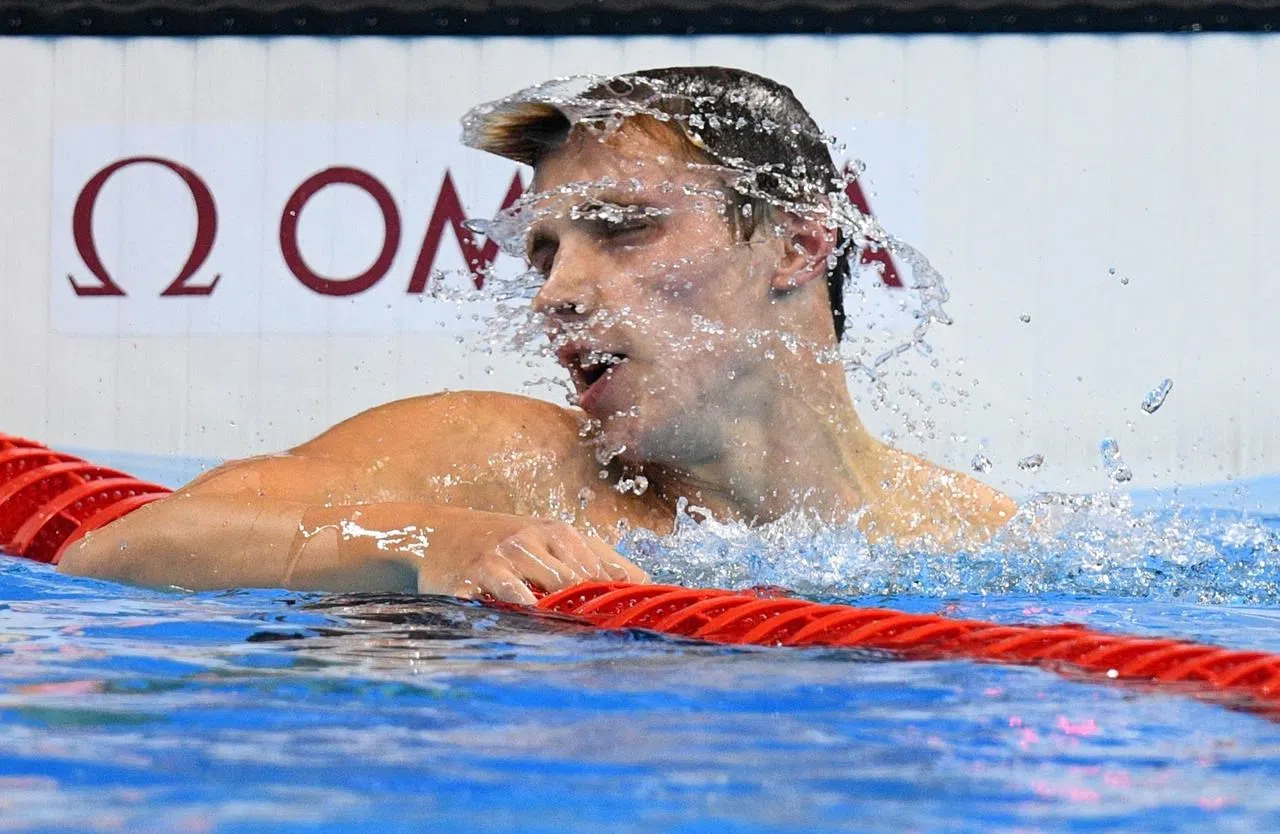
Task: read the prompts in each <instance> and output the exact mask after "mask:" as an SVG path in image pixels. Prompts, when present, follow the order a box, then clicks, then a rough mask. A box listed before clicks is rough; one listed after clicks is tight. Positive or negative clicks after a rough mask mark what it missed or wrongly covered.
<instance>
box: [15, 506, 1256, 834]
mask: <svg viewBox="0 0 1280 834" xmlns="http://www.w3.org/2000/svg"><path fill="white" fill-rule="evenodd" d="M1073 512H1075V513H1076V517H1075V521H1072V522H1070V523H1067V524H1065V525H1062V524H1059V525H1058V532H1056V533H1054V534H1053V535H1052V536H1049V537H1047V538H1042V539H1040V540H1035V541H1031V542H1029V543H1028V542H1023V543H1021V544H1020V545H1018V546H1017V547H1014V546H1013V545H1012V544H1010V543H1007V542H1006V543H1004V544H1002V545H1001V546H999V547H996V548H993V549H992V550H991V551H990V552H987V553H980V554H968V555H965V556H955V557H949V558H944V557H926V556H922V555H919V554H901V553H897V554H895V553H888V552H885V553H877V552H875V551H874V550H873V549H868V548H865V547H860V546H857V545H856V542H849V541H846V542H844V543H843V544H842V542H841V541H840V539H839V536H840V535H841V534H839V532H838V531H837V532H836V533H832V532H827V533H823V534H821V535H819V534H814V535H811V536H809V537H808V538H807V539H806V538H805V537H803V536H797V535H796V534H795V531H783V533H776V532H775V533H771V532H770V531H768V530H766V531H754V532H748V531H743V530H733V529H730V528H720V527H716V526H715V525H714V524H712V525H703V526H700V527H698V528H696V529H693V528H689V527H686V529H684V530H683V531H682V532H681V533H678V534H677V535H676V536H673V537H668V538H665V539H660V538H656V537H648V538H640V539H636V540H633V541H632V542H630V543H629V547H630V549H631V553H632V555H634V556H635V557H636V558H638V559H641V560H642V561H643V562H645V563H646V564H647V565H648V566H649V567H650V568H651V569H652V570H654V572H655V573H656V574H657V575H658V576H659V577H662V578H667V579H685V580H686V581H696V582H703V581H705V580H722V583H721V584H743V583H750V582H753V581H760V580H763V581H773V580H779V579H781V580H784V581H788V582H789V583H790V584H792V585H794V586H799V587H801V588H807V589H808V590H807V591H806V593H807V594H808V595H809V596H812V597H815V598H824V599H838V600H842V601H851V602H855V603H865V604H875V605H888V606H892V607H897V608H901V609H906V610H910V611H930V612H945V613H948V614H954V615H957V616H964V617H977V618H985V619H992V620H998V621H1003V622H1038V623H1044V622H1061V621H1064V620H1069V621H1075V622H1084V623H1088V624H1090V625H1093V626H1095V627H1098V628H1103V629H1109V630H1115V631H1122V632H1133V633H1141V634H1161V635H1165V634H1172V635H1180V636H1185V637H1189V638H1194V639H1199V640H1205V641H1211V642H1215V643H1219V644H1223V645H1228V646H1233V647H1241V648H1261V649H1269V650H1272V651H1280V604H1278V603H1280V570H1277V567H1278V566H1280V520H1276V519H1275V518H1270V517H1257V516H1254V517H1249V518H1245V517H1242V516H1241V515H1240V514H1239V513H1231V512H1226V511H1214V512H1208V511H1197V512H1189V511H1185V510H1184V511H1181V512H1177V513H1175V512H1173V511H1167V510H1166V511H1160V512H1155V513H1151V512H1147V513H1139V512H1137V511H1135V510H1133V509H1131V508H1127V507H1124V508H1121V509H1115V508H1109V509H1103V508H1098V507H1093V508H1091V509H1087V510H1084V511H1082V510H1080V508H1079V507H1077V508H1075V510H1074V511H1073ZM844 535H845V536H846V537H847V536H848V534H844ZM833 554H834V555H833ZM837 557H838V558H837ZM1273 563H1274V564H1273ZM717 571H718V573H717ZM1104 578H1106V579H1107V580H1108V581H1106V582H1103V581H1102V580H1103V579H1104ZM0 606H2V608H3V613H2V614H0V618H2V619H0V711H2V714H0V829H4V830H11V829H20V830H47V831H129V832H142V831H164V832H206V831H227V832H238V831H272V832H293V831H342V830H375V831H380V832H391V831H435V830H454V829H459V830H461V829H465V830H468V831H547V832H551V831H556V832H563V831H570V832H572V831H583V832H586V831H591V832H615V831H617V832H622V831H748V832H757V831H758V832H765V831H779V832H781V831H807V830H832V831H835V830H847V831H859V832H863V831H892V832H896V833H898V834H900V833H901V832H909V831H960V832H963V831H974V832H987V831H1010V832H1013V831H1018V832H1028V831H1110V830H1142V831H1197V832H1199V831H1206V830H1215V831H1242V832H1244V831H1247V832H1256V831H1266V830H1278V829H1280V790H1278V789H1276V787H1275V785H1276V782H1277V779H1280V724H1276V723H1273V722H1271V721H1268V720H1266V719H1263V718H1260V717H1257V716H1254V715H1250V714H1246V713H1242V712H1232V711H1228V710H1226V709H1223V708H1220V707H1216V706H1211V705H1208V704H1205V703H1200V702H1197V701H1196V700H1194V699H1191V698H1188V697H1184V696H1181V695H1175V694H1167V693H1156V692H1152V691H1149V690H1144V689H1139V688H1134V687H1122V686H1114V685H1104V684H1095V683H1086V682H1080V681H1073V680H1068V679H1065V678H1062V677H1059V676H1057V675H1055V674H1053V673H1051V672H1048V671H1044V670H1041V669H1035V668H1019V667H1005V666H995V665H983V664H977V663H970V662H961V661H953V662H927V663H926V662H902V661H897V660H893V659H891V658H889V657H887V656H885V655H880V654H875V653H869V652H861V653H859V652H852V651H834V650H821V651H819V650H788V649H757V648H726V647H717V646H708V645H700V644H696V643H691V642H681V641H676V640H670V639H666V638H661V637H657V636H654V635H650V634H645V633H609V632H596V631H590V630H584V629H582V628H579V627H577V626H575V625H572V624H568V623H565V622H561V621H556V620H548V619H537V618H534V617H529V616H524V615H521V614H517V613H504V612H499V611H495V610H491V609H487V608H484V607H480V606H476V605H470V604H463V603H459V602H455V601H451V600H446V599H439V598H414V597H398V598H389V597H326V596H323V595H316V594H297V593H287V592H281V591H234V592H222V593H205V594H178V593H165V592H157V591H145V590H138V589H133V588H126V587H121V586H118V585H113V584H110V583H103V582H97V581H92V580H84V579H77V578H71V577H64V576H61V575H59V574H57V573H55V572H54V571H53V570H51V569H50V568H48V567H46V566H43V565H37V564H33V563H28V562H26V561H24V560H20V559H15V558H11V557H0Z"/></svg>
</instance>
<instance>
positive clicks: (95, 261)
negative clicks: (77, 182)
mask: <svg viewBox="0 0 1280 834" xmlns="http://www.w3.org/2000/svg"><path fill="white" fill-rule="evenodd" d="M131 165H159V166H161V167H163V168H166V169H168V170H169V171H171V172H173V173H174V174H176V175H177V176H178V177H179V178H181V180H182V181H183V183H184V184H185V185H186V186H187V189H188V190H189V191H190V192H191V199H192V202H193V203H194V205H195V210H196V231H195V239H194V240H193V241H192V243H191V249H190V252H189V254H188V255H187V259H186V261H185V263H183V265H182V268H181V269H180V270H179V272H178V274H177V275H176V276H175V277H174V279H173V280H172V281H171V282H170V283H169V284H168V285H167V286H166V287H165V289H164V290H163V291H162V292H161V293H160V295H161V296H162V297H178V296H208V295H212V294H213V291H214V290H215V289H216V288H217V287H218V284H219V282H220V281H221V280H222V276H221V275H220V274H218V275H213V276H211V277H208V278H207V279H205V280H204V281H200V280H199V279H198V278H197V275H196V273H198V272H199V271H200V268H201V267H202V266H204V264H205V261H206V260H208V258H209V254H210V253H211V252H212V251H213V247H214V244H215V243H216V241H217V236H218V208H217V203H216V202H215V200H214V196H213V192H212V190H211V189H210V188H209V185H208V184H207V183H206V182H205V181H204V179H203V178H202V177H201V176H200V175H199V174H198V173H196V172H195V171H194V170H192V169H191V168H190V167H188V166H186V165H183V164H182V163H180V162H175V161H173V160H171V159H165V158H163V157H159V156H130V157H127V158H125V159H120V160H117V161H115V162H112V163H111V164H109V165H107V166H106V167H104V168H102V169H101V170H99V171H98V172H97V173H96V174H94V175H93V176H92V177H91V178H90V179H89V181H88V182H86V183H85V185H84V187H83V188H82V189H81V190H80V193H79V195H78V196H77V198H76V202H75V207H74V209H73V210H72V218H71V230H72V237H73V239H74V241H75V247H76V251H77V252H78V253H79V255H80V259H81V260H82V261H83V262H84V265H85V267H86V268H87V269H88V270H89V272H90V273H91V274H92V276H93V278H94V279H95V280H94V281H83V282H82V281H78V280H77V279H76V277H75V276H74V275H70V274H68V275H67V281H68V282H69V283H70V285H71V289H72V290H73V291H74V292H75V294H76V295H77V296H80V297H87V296H88V297H92V296H115V297H121V296H125V295H127V293H126V292H125V289H124V287H122V286H121V285H120V284H119V283H118V282H117V281H116V280H115V278H114V277H113V276H112V275H111V274H110V273H108V272H107V269H106V267H105V266H103V263H102V258H101V257H100V255H99V252H98V244H97V241H96V240H95V239H94V233H93V212H94V208H95V206H96V205H97V202H98V197H99V195H100V194H101V192H102V189H103V187H104V186H105V185H106V184H107V181H108V180H109V179H111V177H112V176H113V175H115V174H116V173H117V172H119V171H121V170H122V169H124V168H127V167H129V166H131ZM339 184H342V185H348V186H352V187H354V188H358V189H360V190H361V191H363V192H364V193H365V194H367V195H369V197H371V198H372V199H373V201H374V203H375V204H376V205H377V207H378V210H379V212H380V213H381V215H382V246H381V248H380V250H379V252H378V256H377V258H375V259H374V261H373V263H372V264H371V265H370V266H369V268H368V269H366V270H364V271H363V272H361V273H359V274H356V275H348V276H326V275H320V274H318V273H317V272H316V271H315V270H314V269H312V267H311V266H309V265H308V264H307V260H306V258H305V256H304V254H303V252H302V250H301V247H300V244H299V241H298V221H299V218H300V216H301V214H302V211H303V209H304V208H305V207H306V205H307V203H308V202H309V201H310V200H311V199H312V198H313V197H314V196H315V195H316V194H318V193H319V192H321V191H322V190H324V189H325V188H328V187H329V186H331V185H339ZM523 193H524V184H523V183H522V181H521V179H520V174H519V173H518V172H517V173H515V174H514V175H513V176H512V179H511V184H510V185H509V186H508V187H507V191H506V194H505V195H504V196H503V198H502V202H501V204H500V206H499V210H501V209H505V208H508V207H509V206H511V205H512V204H513V203H514V202H515V201H516V200H518V199H519V198H520V195H521V194H523ZM846 193H847V194H848V196H849V199H850V200H851V201H852V202H853V204H854V205H855V206H857V207H858V209H859V210H860V211H862V212H864V213H866V214H870V213H871V211H870V205H869V203H868V201H867V199H866V196H865V194H864V193H863V191H862V187H861V185H860V184H859V183H858V180H856V179H855V180H853V181H852V182H850V184H849V186H848V187H847V188H846ZM466 219H467V214H466V212H465V210H464V209H463V207H462V201H461V200H460V199H459V197H458V190H457V188H456V187H455V185H454V182H453V176H452V174H451V173H450V172H449V171H448V170H446V171H445V174H444V178H443V180H442V182H441V184H440V190H439V192H438V193H437V195H436V200H435V204H434V207H433V209H432V211H431V216H430V219H429V220H428V222H427V228H426V231H425V232H424V234H423V237H422V242H421V244H420V245H419V247H418V256H417V258H416V260H415V262H414V267H413V271H412V273H411V274H410V276H409V282H408V285H407V287H406V289H405V291H406V292H407V293H409V294H421V293H423V292H425V291H426V289H427V283H428V282H429V281H430V279H431V274H432V271H433V270H434V267H435V262H436V258H437V256H438V255H439V252H440V244H441V243H442V241H443V238H444V232H445V230H446V228H447V229H451V230H452V231H453V236H454V239H455V240H456V241H457V243H458V246H459V248H460V249H461V251H462V256H463V260H464V261H465V262H466V264H467V265H468V268H469V269H470V272H471V276H472V280H473V282H474V283H475V286H476V288H477V289H479V288H481V287H482V286H483V285H484V279H485V273H486V272H487V271H488V269H489V267H490V266H491V265H492V264H493V262H494V260H495V259H496V258H497V256H498V244H497V243H496V242H494V241H492V240H488V239H486V240H485V241H484V243H483V245H481V244H480V243H478V242H477V241H476V236H475V235H474V234H473V233H472V232H471V230H470V229H468V228H466V226H465V225H463V224H464V222H465V221H466ZM403 231H404V230H403V226H402V223H401V218H400V210H399V209H398V208H397V206H396V201H395V198H394V197H393V196H392V194H391V192H390V191H389V190H388V189H387V187H386V186H385V185H384V184H383V183H382V182H381V181H380V180H379V179H378V178H377V177H375V176H374V175H373V174H370V173H369V172H367V171H364V170H362V169H360V168H354V167H349V166H342V165H338V166H332V167H329V168H325V169H323V170H321V171H318V172H316V173H315V174H312V175H311V176H310V177H308V178H307V179H306V180H304V181H303V182H302V183H301V184H300V185H299V186H298V187H297V188H295V189H294V190H293V193H292V194H290V195H289V198H288V199H287V200H286V201H285V204H284V208H283V210H282V211H281V213H280V222H279V246H280V254H281V256H282V258H283V260H284V263H285V266H286V267H287V268H288V270H289V272H290V273H291V274H292V275H293V276H294V278H296V279H297V280H298V282H299V283H301V284H302V285H303V286H305V287H307V288H308V289H310V290H311V291H313V292H315V293H317V294H319V295H325V296H336V297H342V296H351V295H358V294H359V293H362V292H365V291H366V290H368V289H369V288H371V287H373V286H374V285H376V284H377V283H378V282H379V281H381V280H382V279H383V278H385V277H386V275H387V273H388V272H389V271H390V269H391V265H392V262H393V261H394V260H395V257H396V254H397V252H398V251H399V249H400V243H401V237H402V235H403ZM861 262H862V263H864V264H867V263H876V264H878V266H877V269H878V270H879V272H880V280H881V281H882V282H883V283H884V284H885V285H886V286H889V287H901V286H902V279H901V277H900V275H899V272H898V269H897V266H896V264H895V263H894V261H893V258H892V257H891V256H890V254H889V253H888V252H886V251H884V250H883V249H881V250H877V251H864V252H863V253H862V257H861Z"/></svg>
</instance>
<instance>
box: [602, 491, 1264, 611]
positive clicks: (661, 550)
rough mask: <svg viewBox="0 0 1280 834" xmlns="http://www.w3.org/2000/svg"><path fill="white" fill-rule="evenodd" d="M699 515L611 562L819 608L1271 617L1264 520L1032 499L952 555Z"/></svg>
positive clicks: (853, 534) (1110, 498)
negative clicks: (1250, 609)
mask: <svg viewBox="0 0 1280 834" xmlns="http://www.w3.org/2000/svg"><path fill="white" fill-rule="evenodd" d="M706 515H707V514H706V513H705V511H701V510H698V509H697V508H691V507H686V508H685V512H684V513H683V516H682V520H681V521H680V522H679V523H678V524H677V528H676V530H675V532H674V533H672V534H671V535H667V536H662V535H658V534H656V533H652V532H649V531H645V530H636V531H633V532H632V533H630V534H629V535H628V537H627V538H626V539H625V540H624V541H623V543H622V545H621V550H622V552H623V553H624V554H625V555H627V556H628V557H629V558H632V559H634V560H635V561H637V563H638V564H640V565H641V567H643V568H645V570H647V571H649V572H650V574H651V575H652V576H653V578H654V580H655V581H658V582H670V583H674V584H682V585H688V586H692V587H728V588H745V587H751V586H754V585H779V586H782V587H786V588H790V589H793V590H795V591H796V592H798V593H800V594H804V595H806V596H820V597H827V598H830V597H836V598H842V597H867V596H873V597H874V596H889V595H903V594H907V595H919V596H926V597H950V596H956V595H992V594H1022V595H1028V596H1036V595H1045V594H1058V595H1062V594H1066V595H1080V596H1086V597H1098V598H1104V599H1116V598H1135V599H1158V600H1180V601H1184V602H1200V603H1236V604H1258V605H1263V604H1265V605H1272V604H1278V603H1280V535H1278V534H1277V532H1276V530H1275V529H1274V519H1252V518H1248V517H1244V516H1242V515H1238V514H1237V515H1225V514H1222V513H1216V514H1212V513H1209V512H1205V511H1200V512H1197V511H1193V510H1180V509H1166V510H1159V511H1144V512H1136V511H1134V510H1133V507H1132V503H1131V502H1130V501H1129V499H1128V498H1127V497H1126V496H1123V495H1118V494H1098V495H1060V494H1043V495H1039V496H1036V497H1035V498H1032V499H1030V500H1029V501H1027V502H1026V503H1025V504H1024V505H1023V507H1022V508H1021V509H1020V510H1019V512H1018V514H1017V515H1016V516H1015V517H1014V518H1013V519H1012V520H1011V521H1010V523H1009V524H1008V525H1007V526H1006V528H1005V529H1004V530H1003V531H1002V532H1001V533H1000V534H999V535H998V536H997V537H996V539H995V540H994V541H993V542H991V544H989V545H988V546H986V547H983V548H978V549H974V550H971V551H968V552H960V553H954V552H951V553H944V552H937V551H930V550H927V549H904V548H900V547H895V546H893V545H891V544H884V543H877V544H870V543H869V542H868V541H867V538H866V536H865V535H863V534H862V532H861V531H860V530H859V528H858V525H857V521H856V520H854V521H852V522H850V523H849V524H846V525H843V526H832V525H823V524H820V523H818V522H817V521H815V520H814V519H812V518H806V517H804V516H802V515H799V514H792V515H789V516H786V517H784V518H782V519H780V520H778V521H776V522H774V523H772V524H768V525H764V526H762V527H757V528H748V527H746V526H744V525H740V524H730V523H724V522H721V521H718V520H716V519H714V518H709V517H704V516H706ZM1268 521H1269V522H1271V524H1272V526H1271V527H1268V526H1267V525H1266V522H1268Z"/></svg>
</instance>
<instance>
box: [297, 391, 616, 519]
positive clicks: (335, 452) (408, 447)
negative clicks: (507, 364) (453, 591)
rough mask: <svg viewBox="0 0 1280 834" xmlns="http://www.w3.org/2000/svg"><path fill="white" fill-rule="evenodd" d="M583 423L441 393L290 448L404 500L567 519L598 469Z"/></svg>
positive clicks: (560, 412)
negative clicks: (353, 465) (366, 476)
mask: <svg viewBox="0 0 1280 834" xmlns="http://www.w3.org/2000/svg"><path fill="white" fill-rule="evenodd" d="M583 419H584V418H583V416H582V415H581V414H578V413H576V412H574V411H571V410H569V409H567V408H562V407H560V406H557V405H554V404H552V403H548V402H545V401H543V400H536V399H533V398H530V397H522V396H518V395H514V394H504V393H498V392H492V391H457V392H447V393H442V394H433V395H428V396H422V397H414V398H411V399H405V400H399V401H396V402H392V403H388V404H386V405H382V406H378V407H376V408H373V409H370V410H368V411H365V412H363V413H361V414H358V415H356V416H354V417H352V418H350V419H349V420H345V421H343V422H342V423H339V424H338V425H336V426H334V427H333V428H332V429H330V430H328V431H326V432H325V433H324V434H322V435H320V436H319V437H317V438H316V439H315V440H312V441H310V442H309V443H306V444H304V445H302V446H300V447H298V448H297V449H296V450H294V451H295V452H296V453H298V454H302V455H306V456H312V457H326V458H334V457H339V458H344V459H347V460H353V461H360V462H361V463H362V465H364V466H366V467H369V471H370V473H371V475H370V477H373V478H377V479H379V480H380V481H382V482H383V483H384V484H386V485H387V486H388V487H392V486H393V485H394V489H395V491H396V493H397V496H398V497H399V498H400V499H401V500H416V501H424V502H430V503H441V504H451V505H456V506H466V507H470V508H472V509H477V510H488V511H491V512H505V513H516V514H521V515H546V514H554V515H559V516H566V515H571V514H573V512H572V508H573V506H574V505H575V502H576V501H577V498H576V496H577V494H578V493H579V492H580V491H581V490H582V488H583V487H585V486H588V484H589V479H593V478H595V477H596V473H597V470H598V469H599V466H598V465H596V464H595V461H594V457H593V455H592V451H591V447H590V445H589V443H588V441H587V440H585V439H584V437H583V434H582V429H583Z"/></svg>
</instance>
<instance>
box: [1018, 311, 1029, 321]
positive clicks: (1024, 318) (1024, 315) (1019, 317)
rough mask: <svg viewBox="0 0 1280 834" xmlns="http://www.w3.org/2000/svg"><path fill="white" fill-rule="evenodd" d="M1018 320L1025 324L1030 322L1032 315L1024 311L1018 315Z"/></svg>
mask: <svg viewBox="0 0 1280 834" xmlns="http://www.w3.org/2000/svg"><path fill="white" fill-rule="evenodd" d="M1018 321H1020V322H1022V323H1023V324H1030V323H1031V316H1030V315H1028V314H1027V313H1023V314H1022V315H1020V316H1018Z"/></svg>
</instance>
